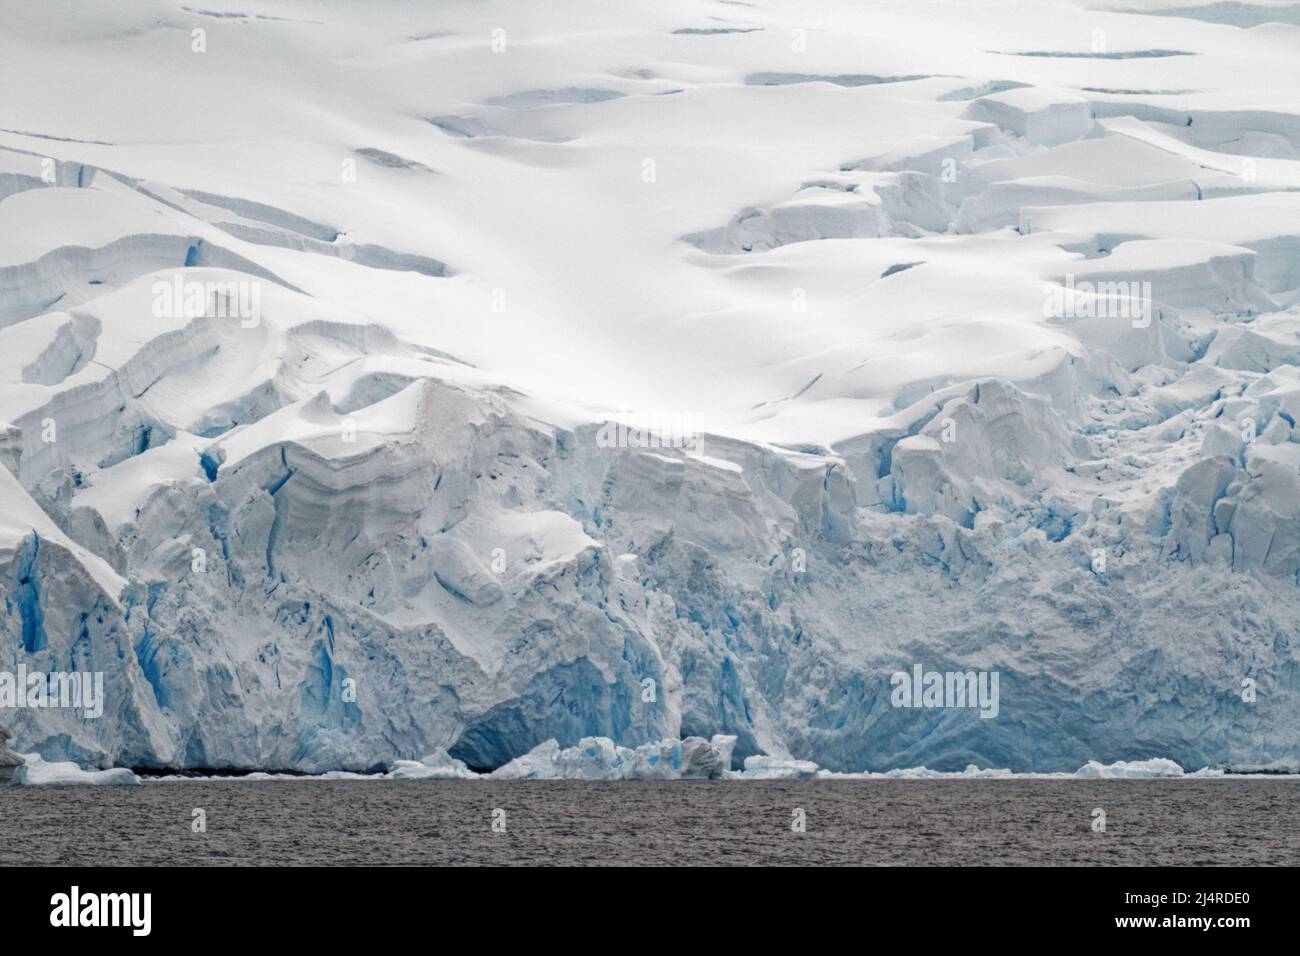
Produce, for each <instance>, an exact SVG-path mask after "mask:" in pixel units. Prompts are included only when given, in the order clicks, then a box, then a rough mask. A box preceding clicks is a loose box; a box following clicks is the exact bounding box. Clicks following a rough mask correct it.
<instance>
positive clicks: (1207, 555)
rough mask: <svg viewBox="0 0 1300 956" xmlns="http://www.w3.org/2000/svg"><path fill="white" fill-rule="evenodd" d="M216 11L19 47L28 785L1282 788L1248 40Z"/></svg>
mask: <svg viewBox="0 0 1300 956" xmlns="http://www.w3.org/2000/svg"><path fill="white" fill-rule="evenodd" d="M219 6H222V7H223V8H222V9H221V10H219V11H218V10H213V11H206V12H205V11H202V10H196V9H190V8H186V7H182V6H180V5H178V4H175V3H172V2H168V0H130V2H125V3H121V4H114V5H112V6H111V7H108V6H105V7H103V8H95V9H93V10H91V9H87V8H85V7H84V6H80V5H76V4H74V3H72V2H71V0H50V2H48V3H42V4H39V5H29V6H21V7H19V6H16V5H15V6H13V7H11V8H6V10H5V11H4V13H3V19H4V25H5V30H4V32H3V33H0V87H3V88H4V89H5V91H6V104H5V120H4V127H5V128H4V129H0V596H2V597H3V603H2V605H0V670H6V671H11V672H12V671H16V670H17V669H18V667H19V665H20V664H21V665H23V666H24V667H25V668H26V669H27V670H28V671H32V672H36V671H39V672H42V673H56V672H94V673H103V674H104V682H105V709H104V713H103V715H102V717H99V718H98V719H87V718H86V717H85V716H84V715H82V714H81V713H80V712H76V711H72V710H61V709H57V708H47V709H39V708H16V709H13V710H9V709H4V710H0V723H3V724H5V725H6V726H7V727H8V729H9V730H10V731H11V732H12V734H13V736H14V741H13V748H14V750H16V751H18V752H20V753H24V754H35V755H37V759H39V760H40V761H42V763H41V764H35V765H31V764H29V766H28V767H27V768H26V770H25V771H24V770H21V769H20V771H19V772H20V773H24V772H25V773H26V774H27V775H28V776H29V777H30V776H33V775H35V776H37V777H39V776H40V775H41V774H42V773H46V772H48V773H50V774H54V773H55V771H54V770H51V769H50V768H51V767H53V766H56V765H59V764H61V763H65V762H72V763H74V764H77V765H80V766H82V767H91V768H102V769H108V768H119V769H124V768H135V769H138V770H163V769H171V770H190V769H197V770H205V769H206V770H247V771H259V772H270V773H275V772H283V771H291V772H300V773H314V774H321V773H328V772H342V771H346V772H353V773H380V772H383V773H387V774H389V775H390V776H391V777H393V778H396V779H439V778H455V779H468V778H469V777H470V776H471V775H484V774H489V773H491V774H492V775H493V777H494V778H529V777H539V776H555V775H559V776H562V777H566V778H572V779H628V778H631V779H657V778H667V779H676V778H678V777H697V776H699V777H706V778H719V777H723V776H728V775H730V776H736V777H739V778H744V779H749V778H756V777H761V778H772V777H778V778H789V779H807V778H811V777H812V776H814V775H816V774H818V773H819V772H820V773H827V772H829V773H832V774H834V773H862V772H870V773H888V772H891V771H893V772H898V771H905V770H907V769H908V768H921V767H924V768H929V769H928V771H927V772H930V773H953V774H962V773H964V772H965V768H967V767H969V766H972V765H973V766H975V767H977V768H980V767H982V768H1005V769H1006V770H1008V771H1012V772H1017V773H1030V772H1032V773H1071V774H1073V773H1075V772H1076V771H1078V772H1079V773H1080V774H1081V775H1083V776H1089V775H1119V776H1124V775H1125V771H1124V769H1123V768H1124V766H1125V765H1126V764H1134V765H1135V766H1137V767H1138V769H1137V770H1135V771H1133V772H1134V773H1151V772H1161V771H1160V767H1156V766H1155V765H1154V764H1151V765H1148V764H1145V763H1137V762H1142V761H1152V760H1153V759H1159V760H1167V761H1169V762H1170V765H1169V766H1170V767H1176V768H1181V767H1198V768H1199V767H1206V768H1219V769H1223V768H1270V769H1273V770H1285V771H1293V772H1294V771H1300V690H1298V688H1300V651H1298V649H1297V636H1296V635H1297V630H1296V628H1297V623H1298V622H1300V431H1297V426H1296V422H1297V415H1300V199H1298V196H1300V193H1298V192H1297V191H1298V190H1300V107H1298V106H1297V103H1298V102H1300V96H1297V91H1298V90H1300V57H1297V56H1296V51H1297V49H1300V27H1298V26H1297V25H1296V24H1295V23H1294V22H1291V20H1287V19H1286V18H1283V19H1282V20H1281V21H1275V20H1270V19H1269V18H1268V12H1269V11H1270V10H1272V9H1274V8H1275V7H1276V5H1274V4H1268V3H1258V4H1243V5H1241V10H1242V11H1243V12H1242V13H1241V16H1240V18H1239V19H1240V22H1226V23H1224V22H1217V19H1222V17H1221V16H1219V15H1218V14H1215V16H1213V17H1210V16H1206V17H1197V16H1195V15H1193V13H1194V12H1195V10H1196V9H1197V8H1198V5H1197V4H1196V3H1189V2H1188V0H1179V4H1178V8H1177V9H1170V10H1165V9H1163V8H1164V7H1167V6H1168V4H1153V5H1152V9H1150V10H1148V11H1146V12H1143V11H1142V10H1133V9H1130V8H1131V7H1136V6H1139V5H1138V4H1134V3H1127V4H1125V5H1124V6H1123V9H1119V8H1116V9H1106V8H1104V6H1105V5H1104V4H1091V5H1083V4H1078V3H1061V4H1052V5H1047V6H1044V7H1043V8H1041V9H1034V8H1027V7H1026V6H1025V5H1024V4H1020V3H1016V2H1012V0H990V2H989V3H988V4H981V5H979V7H978V8H970V9H967V8H965V7H964V6H963V5H945V6H944V9H943V16H942V18H939V19H936V18H935V16H934V10H933V9H932V6H933V5H929V4H908V3H886V2H871V3H864V4H850V3H839V2H832V3H826V4H819V5H816V6H815V8H810V7H809V6H807V5H801V4H795V3H791V2H785V0H759V2H756V3H753V4H746V5H732V4H718V3H712V2H706V0H668V2H665V3H655V4H651V3H634V4H628V5H624V6H620V8H619V9H618V10H617V11H614V10H612V9H609V8H608V7H607V5H604V4H600V3H597V2H596V0H573V2H570V3H566V4H562V5H550V4H548V5H539V6H538V7H537V8H531V7H527V8H525V7H521V6H520V5H515V4H511V3H507V2H504V0H488V2H484V3H481V4H476V5H473V6H465V7H460V6H457V7H454V8H453V7H446V8H444V7H442V6H441V5H438V6H431V5H427V4H421V3H415V2H394V3H393V4H392V5H391V9H386V11H385V13H384V14H383V15H379V14H377V13H375V12H373V11H367V10H365V8H364V7H362V6H360V5H358V6H356V7H353V8H346V7H345V8H342V9H333V8H331V9H329V10H325V9H324V8H323V7H322V6H321V5H319V4H316V3H312V2H309V0H240V2H239V3H238V4H236V5H235V6H233V7H231V8H230V9H224V6H223V5H219ZM542 7H545V9H542ZM1278 9H1281V8H1278ZM1189 11H1191V12H1189ZM1248 14H1249V15H1248ZM1216 18H1217V19H1216ZM1293 19H1294V18H1292V20H1293ZM1098 47H1101V48H1102V49H1098ZM85 57H93V58H95V59H94V65H95V69H94V70H88V69H86V68H85V66H84V59H83V58H85ZM191 286H193V287H195V288H198V289H200V290H201V292H200V293H199V296H198V299H197V300H196V302H195V303H194V307H193V308H190V307H189V303H188V302H185V303H182V307H176V305H175V303H173V304H172V305H168V301H169V299H168V295H169V293H166V292H165V290H170V289H176V288H181V289H188V288H190V287H191ZM1117 289H1118V290H1122V291H1121V294H1120V296H1119V298H1121V299H1123V300H1124V301H1126V302H1132V303H1135V304H1136V305H1137V306H1138V307H1139V308H1138V309H1137V311H1136V312H1135V313H1134V314H1132V315H1130V314H1128V313H1127V312H1125V313H1124V314H1121V315H1115V314H1112V313H1113V306H1114V305H1115V302H1116V295H1115V290H1117ZM1133 289H1136V290H1139V291H1138V292H1137V293H1131V290H1133ZM251 293H255V295H252V294H251ZM252 303H256V309H255V310H254V312H255V314H254V312H249V311H248V310H246V309H242V307H243V306H247V305H251V304H252ZM647 423H648V424H647ZM611 424H613V425H617V426H619V427H616V428H610V427H609V426H610V425H611ZM610 435H613V436H614V440H613V441H612V442H611V441H610V440H608V439H609V436H610ZM681 439H687V440H681ZM917 664H923V665H924V666H925V667H927V668H930V669H936V670H939V671H953V672H968V671H969V672H996V673H997V674H998V675H999V677H1000V684H999V686H1000V707H999V708H998V712H997V716H996V718H994V719H980V717H979V714H978V713H976V712H974V711H971V710H967V709H960V708H946V709H944V708H940V709H926V708H906V709H900V708H896V707H894V706H892V704H891V701H890V675H891V674H893V673H894V672H896V671H900V670H902V671H910V670H911V669H912V667H913V666H914V665H917ZM733 738H734V739H733ZM588 751H592V752H591V753H588ZM5 759H6V755H5V751H4V750H3V748H0V770H2V768H3V766H4V760H5ZM33 766H35V767H36V769H32V767H33ZM1162 766H1163V765H1162ZM42 767H44V768H45V769H44V770H42V769H41V768H42ZM1081 767H1083V768H1085V770H1086V769H1087V768H1088V767H1094V768H1103V769H1100V770H1098V769H1094V770H1093V771H1088V772H1087V773H1084V771H1079V768H1081ZM1107 767H1114V768H1118V769H1110V770H1107V769H1104V768H1107ZM1153 767H1154V770H1153V769H1152V768H1153ZM819 768H824V769H823V770H819ZM1166 769H1169V768H1166ZM59 772H60V773H61V772H62V771H59ZM113 772H114V773H115V772H116V771H113ZM125 772H127V773H129V772H130V771H129V770H126V771H125ZM1169 772H1170V773H1173V771H1172V770H1169ZM119 776H121V775H120V774H119Z"/></svg>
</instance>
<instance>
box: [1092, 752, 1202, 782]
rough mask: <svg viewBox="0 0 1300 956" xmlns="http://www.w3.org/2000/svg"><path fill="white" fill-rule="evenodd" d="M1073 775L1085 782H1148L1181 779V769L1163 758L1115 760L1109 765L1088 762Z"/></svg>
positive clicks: (1093, 761)
mask: <svg viewBox="0 0 1300 956" xmlns="http://www.w3.org/2000/svg"><path fill="white" fill-rule="evenodd" d="M1074 775H1075V776H1076V777H1081V778H1083V779H1085V780H1149V779H1153V778H1156V777H1181V776H1182V775H1183V768H1182V767H1180V766H1178V764H1176V763H1174V762H1173V761H1172V760H1166V759H1165V758H1164V757H1157V758H1155V759H1153V760H1117V761H1115V762H1114V763H1110V764H1105V763H1098V762H1097V761H1095V760H1089V761H1088V762H1087V763H1086V764H1084V765H1083V766H1082V767H1080V768H1079V769H1078V770H1076V771H1075V773H1074Z"/></svg>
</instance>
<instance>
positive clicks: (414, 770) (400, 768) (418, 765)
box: [388, 748, 479, 780]
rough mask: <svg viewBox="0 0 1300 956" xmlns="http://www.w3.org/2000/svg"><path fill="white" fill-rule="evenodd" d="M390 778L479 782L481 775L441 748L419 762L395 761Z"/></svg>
mask: <svg viewBox="0 0 1300 956" xmlns="http://www.w3.org/2000/svg"><path fill="white" fill-rule="evenodd" d="M388 776H389V778H390V779H392V780H477V779H478V776H479V775H478V774H476V773H475V772H474V771H472V770H470V769H469V767H467V766H466V765H465V763H464V761H461V760H457V759H456V758H455V757H453V756H451V755H450V754H448V753H447V751H445V750H442V749H441V748H439V749H438V750H435V751H434V752H433V753H431V754H428V755H426V756H424V757H421V758H420V759H419V760H395V761H393V769H392V772H390V773H389V774H388Z"/></svg>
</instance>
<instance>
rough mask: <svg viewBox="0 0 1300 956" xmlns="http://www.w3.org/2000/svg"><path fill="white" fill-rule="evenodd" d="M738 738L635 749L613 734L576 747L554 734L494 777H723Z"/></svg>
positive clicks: (691, 739) (689, 739)
mask: <svg viewBox="0 0 1300 956" xmlns="http://www.w3.org/2000/svg"><path fill="white" fill-rule="evenodd" d="M735 747H736V738H735V737H734V736H732V735H730V734H715V735H714V736H713V738H712V739H710V740H705V739H704V738H703V737H687V738H686V739H685V740H677V739H676V738H673V737H666V738H664V739H663V740H653V741H650V742H648V743H644V744H641V745H640V746H639V747H637V748H635V749H633V748H631V747H620V746H619V745H617V744H615V743H614V741H612V740H610V739H609V738H608V737H583V738H582V739H581V740H580V741H578V745H577V746H576V747H561V746H560V744H559V742H558V741H556V740H555V739H554V738H552V739H550V740H548V741H546V742H545V743H543V744H539V745H538V746H537V747H534V748H533V749H532V750H530V751H529V752H528V753H526V754H524V755H523V756H521V757H516V758H515V759H514V760H512V761H510V762H509V763H508V764H506V765H504V766H502V767H498V768H497V769H496V770H494V771H493V772H492V773H491V774H489V775H488V777H489V779H492V780H720V779H722V778H723V776H725V775H727V772H728V770H729V768H730V767H731V754H732V751H733V750H734V749H735Z"/></svg>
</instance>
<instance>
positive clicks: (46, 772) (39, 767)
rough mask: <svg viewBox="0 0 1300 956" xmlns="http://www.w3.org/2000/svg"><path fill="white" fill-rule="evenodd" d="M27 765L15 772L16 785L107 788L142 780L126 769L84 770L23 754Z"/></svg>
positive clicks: (72, 765) (73, 764) (38, 755)
mask: <svg viewBox="0 0 1300 956" xmlns="http://www.w3.org/2000/svg"><path fill="white" fill-rule="evenodd" d="M21 756H22V757H23V759H24V760H25V761H26V763H24V764H23V766H21V767H19V768H18V769H17V770H16V771H15V772H14V781H13V782H14V783H16V784H21V785H23V786H27V787H43V786H49V785H52V784H59V785H63V786H82V787H91V786H107V785H110V784H120V783H139V782H140V778H139V777H137V776H136V775H135V774H134V773H132V772H131V771H130V770H128V769H126V768H125V767H114V768H113V769H112V770H82V769H81V768H80V767H78V766H77V765H76V764H75V763H72V762H70V761H69V762H67V763H48V762H46V761H44V760H42V759H41V756H40V754H22V755H21Z"/></svg>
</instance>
